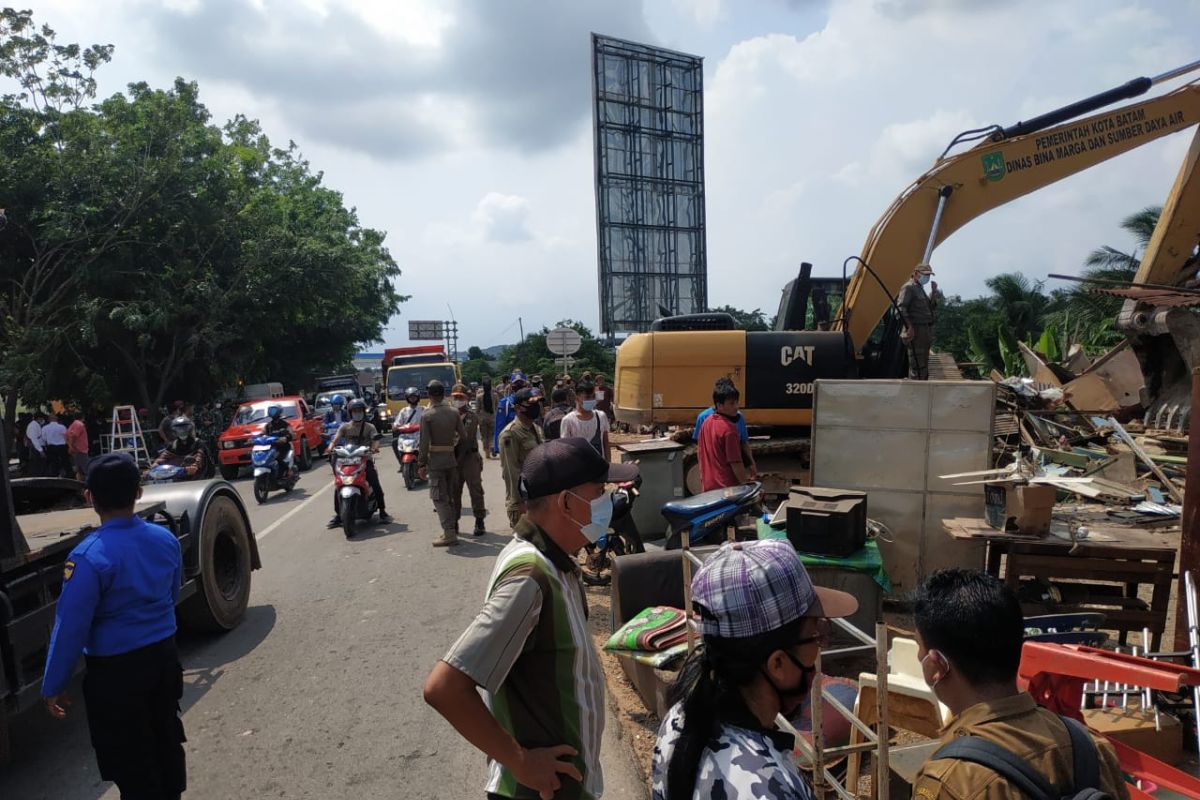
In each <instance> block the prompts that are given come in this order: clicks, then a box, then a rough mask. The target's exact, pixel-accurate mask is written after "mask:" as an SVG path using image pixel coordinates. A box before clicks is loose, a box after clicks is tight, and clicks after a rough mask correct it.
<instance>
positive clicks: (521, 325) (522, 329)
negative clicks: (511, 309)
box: [517, 317, 525, 342]
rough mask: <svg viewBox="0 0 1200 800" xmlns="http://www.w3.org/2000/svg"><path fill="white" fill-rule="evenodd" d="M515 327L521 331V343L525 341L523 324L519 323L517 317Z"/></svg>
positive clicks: (519, 319) (519, 320)
mask: <svg viewBox="0 0 1200 800" xmlns="http://www.w3.org/2000/svg"><path fill="white" fill-rule="evenodd" d="M517 327H518V328H519V329H520V331H521V341H522V342H523V341H525V323H523V322H522V321H521V318H520V317H517Z"/></svg>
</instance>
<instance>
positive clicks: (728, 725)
mask: <svg viewBox="0 0 1200 800" xmlns="http://www.w3.org/2000/svg"><path fill="white" fill-rule="evenodd" d="M742 711H743V713H742V715H740V716H744V717H746V719H744V720H743V719H738V720H737V722H738V723H739V724H734V722H733V721H731V720H729V719H724V720H722V721H721V723H720V729H719V730H718V731H717V733H716V735H715V736H714V737H713V738H712V739H710V740H709V742H708V745H707V746H706V747H705V748H704V752H703V754H702V755H701V756H700V765H699V766H698V767H697V768H696V789H695V791H694V792H693V793H692V797H694V798H706V799H707V798H712V797H727V798H735V797H736V798H739V800H740V799H741V798H762V800H813V790H812V787H811V786H809V784H808V781H807V780H805V779H804V777H803V776H801V775H800V771H799V770H798V769H797V768H796V762H795V761H794V760H793V759H792V748H793V746H794V745H795V738H794V737H793V736H792V735H791V734H788V733H784V732H783V731H778V730H765V729H764V728H763V727H762V726H761V725H760V724H759V722H758V721H757V720H754V719H752V718H751V715H750V713H749V712H748V711H745V709H744V708H743V709H742ZM743 722H744V724H745V727H743V726H742V724H741V723H743ZM682 732H683V708H682V706H681V705H679V704H677V705H675V706H673V707H672V708H671V710H670V711H669V712H667V718H666V719H664V720H663V721H662V725H660V726H659V728H658V743H657V744H655V746H654V758H653V760H652V762H651V771H652V775H651V800H666V797H667V768H668V766H669V765H670V763H671V756H672V754H673V753H674V752H675V743H676V742H677V741H679V735H680V733H682Z"/></svg>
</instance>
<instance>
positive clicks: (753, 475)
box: [750, 459, 758, 481]
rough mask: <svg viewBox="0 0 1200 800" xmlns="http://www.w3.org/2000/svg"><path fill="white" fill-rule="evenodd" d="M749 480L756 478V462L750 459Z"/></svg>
mask: <svg viewBox="0 0 1200 800" xmlns="http://www.w3.org/2000/svg"><path fill="white" fill-rule="evenodd" d="M750 480H752V481H756V480H758V463H757V462H755V461H754V459H750Z"/></svg>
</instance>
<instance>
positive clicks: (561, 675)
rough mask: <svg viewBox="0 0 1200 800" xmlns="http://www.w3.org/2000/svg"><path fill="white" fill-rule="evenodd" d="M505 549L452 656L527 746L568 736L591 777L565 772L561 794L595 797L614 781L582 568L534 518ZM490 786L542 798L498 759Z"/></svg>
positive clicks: (491, 766) (579, 765) (505, 793)
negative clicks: (605, 750)
mask: <svg viewBox="0 0 1200 800" xmlns="http://www.w3.org/2000/svg"><path fill="white" fill-rule="evenodd" d="M515 533H516V536H514V537H513V540H512V541H511V542H510V543H509V544H508V545H507V546H506V547H505V548H504V550H503V551H501V553H500V555H499V557H497V559H496V565H495V567H494V568H493V570H492V576H491V579H490V580H489V581H488V593H487V602H486V604H485V605H484V607H483V610H482V611H480V613H479V615H478V616H477V617H476V618H475V621H474V622H472V623H471V625H470V626H469V627H468V628H467V630H466V631H464V632H463V634H462V636H460V637H459V639H458V641H457V642H455V643H454V645H453V646H452V647H451V648H450V652H448V653H447V654H446V656H445V657H444V658H443V659H442V660H443V661H445V662H446V663H447V664H449V665H450V666H452V667H454V668H455V669H457V670H458V671H460V672H462V673H463V674H465V675H467V676H468V677H470V678H471V679H472V680H473V681H475V683H476V684H478V685H479V686H480V687H482V688H483V689H484V692H485V694H484V701H485V702H486V703H487V706H488V709H489V710H490V711H491V712H492V715H493V716H494V717H495V718H496V721H497V722H498V723H500V726H501V727H502V728H504V730H506V731H508V732H509V733H510V734H511V735H512V737H513V738H514V739H515V740H516V741H517V742H518V743H519V744H520V745H521V746H522V747H524V748H527V749H530V748H537V747H552V746H555V745H560V744H567V745H570V746H571V747H573V748H575V750H577V751H578V753H579V755H577V756H574V757H573V758H571V759H570V760H571V761H572V762H573V763H574V765H575V767H576V768H577V769H578V770H579V772H580V773H581V774H582V775H583V781H582V783H580V782H577V781H575V780H573V779H571V778H569V777H567V776H565V775H560V776H559V778H560V779H561V781H562V788H561V789H559V790H558V792H556V793H555V797H556V798H562V799H563V800H571V799H572V798H580V799H581V800H591V799H592V798H597V797H599V796H600V794H601V792H602V791H603V788H604V782H603V776H602V774H601V769H600V737H601V734H602V733H603V731H604V672H603V670H602V668H601V666H600V660H599V658H598V656H597V655H596V650H595V647H594V646H593V644H592V639H591V635H590V633H589V631H588V623H587V603H586V600H585V599H584V592H583V585H582V583H581V582H580V580H579V570H578V567H576V565H575V562H574V561H573V560H572V559H571V557H570V556H568V555H567V554H566V553H564V552H563V551H562V549H561V548H559V547H558V546H557V545H556V544H555V543H554V542H553V541H552V540H551V539H550V537H549V536H547V535H546V533H545V532H544V531H542V530H541V529H540V528H538V527H537V526H535V525H534V524H533V523H531V522H530V521H529V520H528V518H527V517H521V521H520V522H519V523H518V524H517V527H516V529H515ZM486 791H487V792H489V793H492V794H496V795H499V796H501V797H511V798H521V799H522V800H523V799H524V798H536V797H538V794H537V792H535V791H533V790H532V789H530V788H529V787H527V786H522V785H520V784H518V783H517V781H516V779H515V778H514V777H513V774H512V773H511V772H509V770H508V769H507V768H506V767H504V766H503V765H501V764H499V763H496V762H494V761H493V762H491V763H489V765H488V782H487V788H486Z"/></svg>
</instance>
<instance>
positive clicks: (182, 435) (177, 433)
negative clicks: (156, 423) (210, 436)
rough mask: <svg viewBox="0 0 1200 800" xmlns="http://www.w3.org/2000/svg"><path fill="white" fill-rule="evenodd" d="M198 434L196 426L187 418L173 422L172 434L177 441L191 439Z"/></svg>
mask: <svg viewBox="0 0 1200 800" xmlns="http://www.w3.org/2000/svg"><path fill="white" fill-rule="evenodd" d="M195 433H196V425H195V423H193V422H192V421H191V420H190V419H188V418H187V417H183V416H179V417H176V418H175V419H173V420H171V434H172V435H173V436H174V437H175V440H176V441H180V442H182V441H184V440H185V439H190V438H192V436H193V435H194V434H195Z"/></svg>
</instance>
